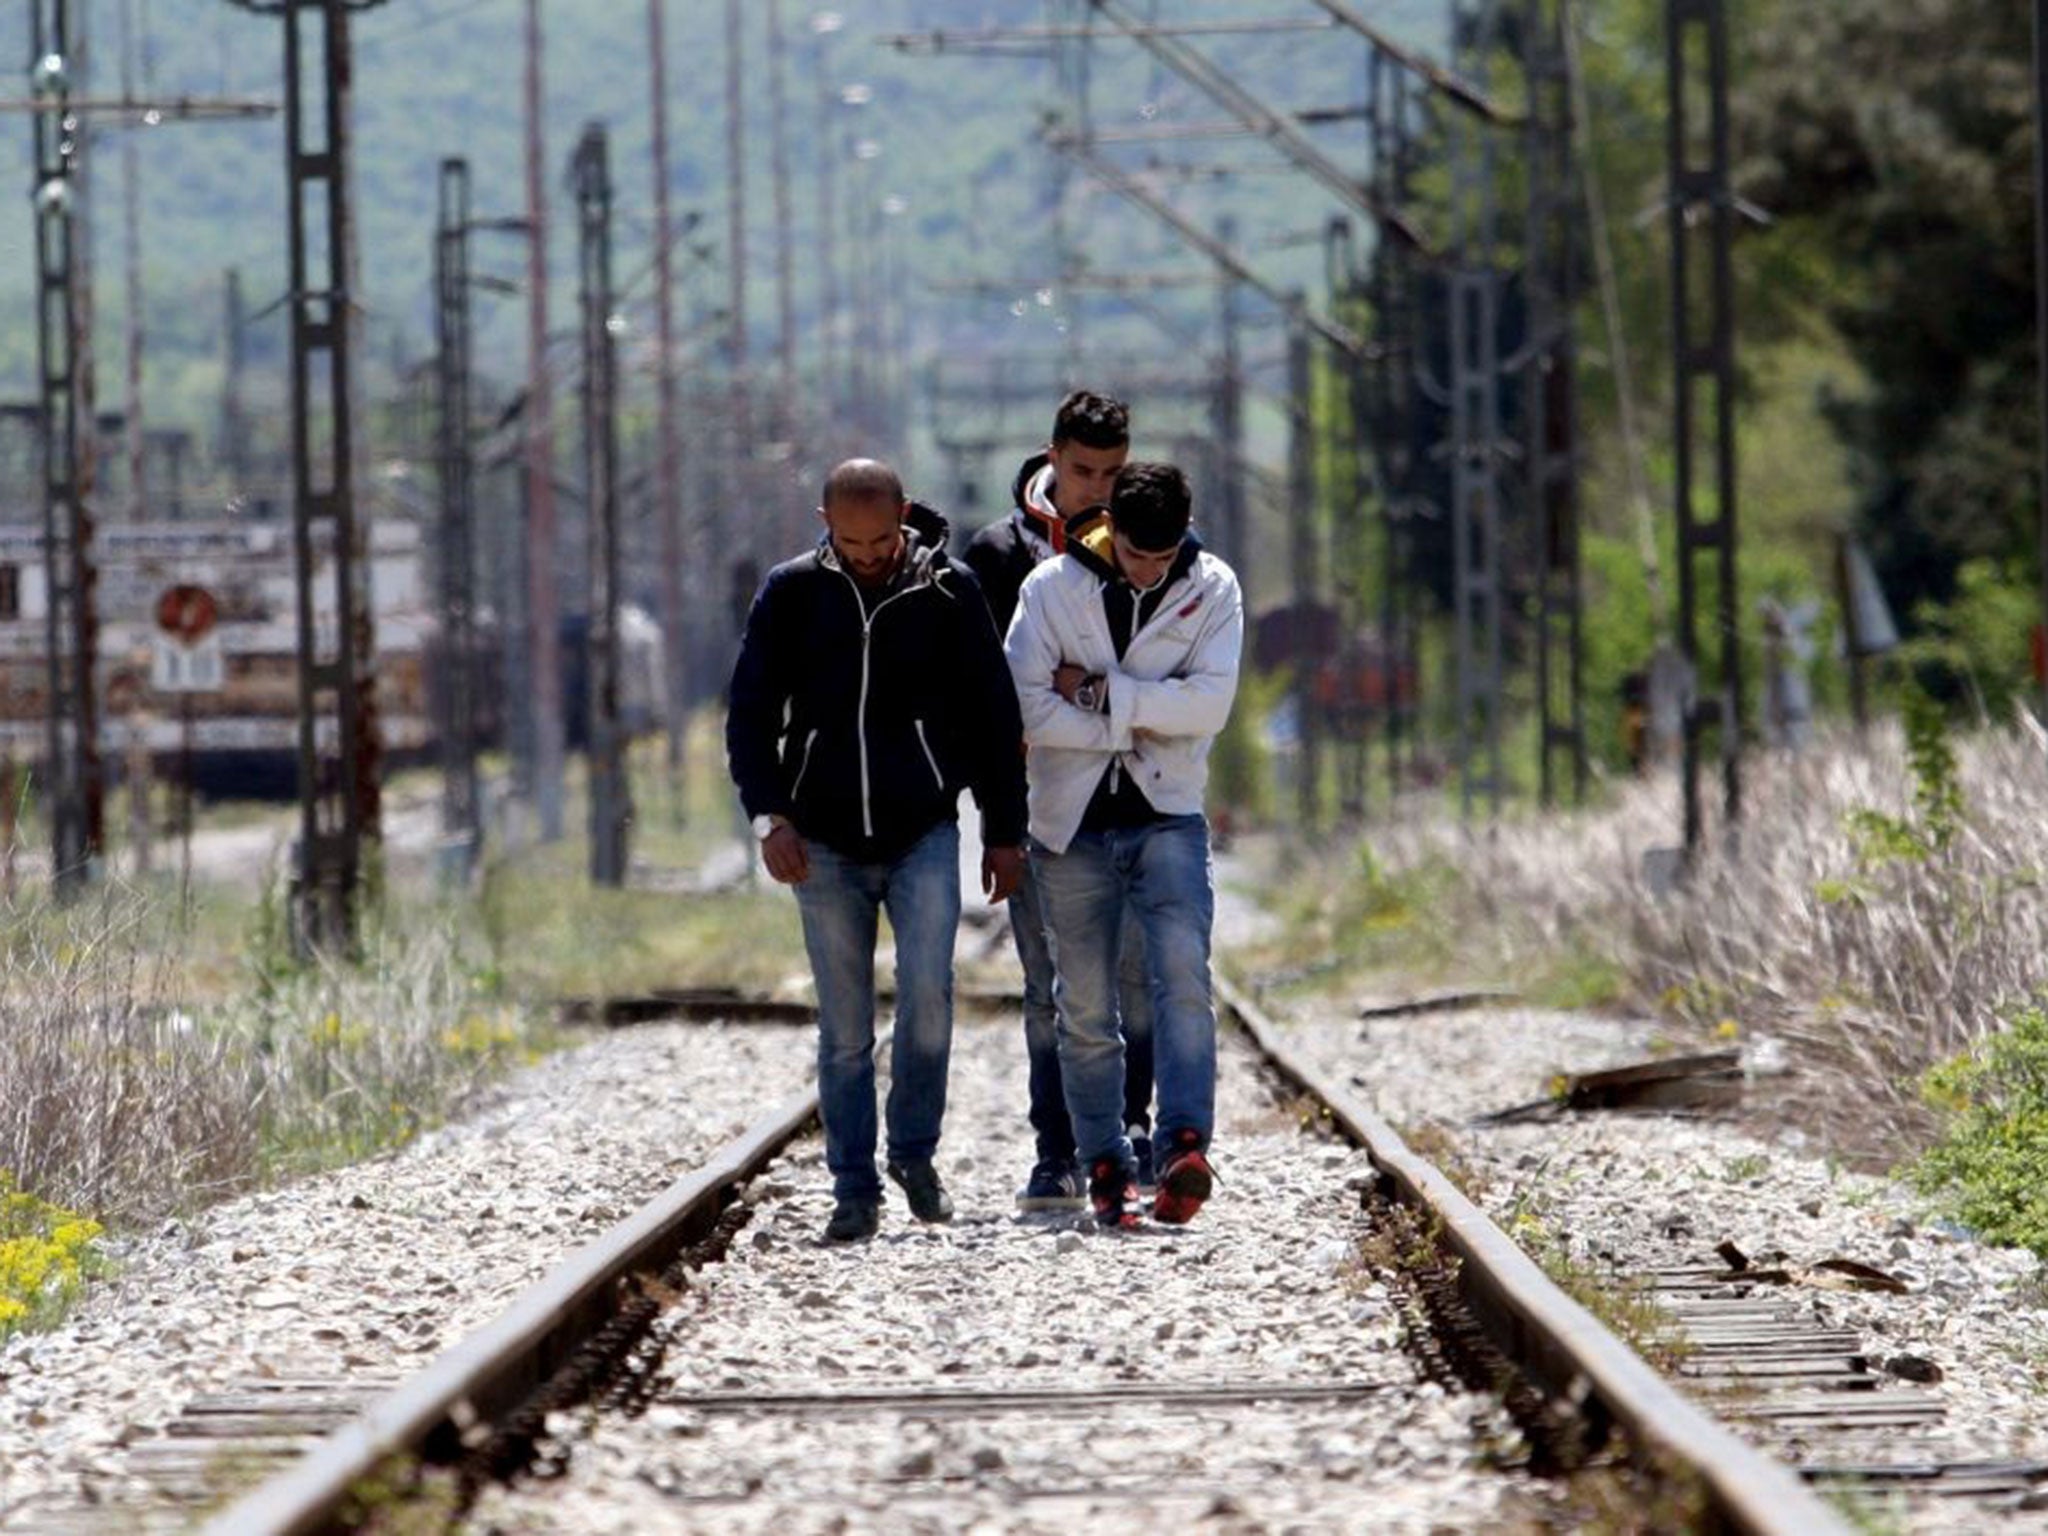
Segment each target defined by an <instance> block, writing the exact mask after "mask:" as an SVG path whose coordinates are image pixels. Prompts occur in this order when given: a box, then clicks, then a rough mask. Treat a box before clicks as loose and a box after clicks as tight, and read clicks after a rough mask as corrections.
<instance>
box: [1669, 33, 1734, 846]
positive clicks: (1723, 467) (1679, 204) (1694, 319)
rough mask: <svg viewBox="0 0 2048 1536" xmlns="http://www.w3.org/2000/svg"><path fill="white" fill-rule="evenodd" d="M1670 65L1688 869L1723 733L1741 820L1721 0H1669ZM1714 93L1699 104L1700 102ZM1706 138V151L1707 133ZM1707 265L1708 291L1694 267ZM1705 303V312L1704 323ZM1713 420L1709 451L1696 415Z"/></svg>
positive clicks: (1729, 819)
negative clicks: (1703, 460)
mask: <svg viewBox="0 0 2048 1536" xmlns="http://www.w3.org/2000/svg"><path fill="white" fill-rule="evenodd" d="M1664 18H1665V50H1666V52H1665V65H1666V78H1667V80H1668V82H1669V117H1668V120H1667V126H1666V133H1665V144H1666V151H1667V158H1668V162H1669V167H1670V169H1669V175H1670V182H1671V207H1670V221H1671V222H1670V235H1669V238H1670V241H1671V336H1672V344H1671V355H1672V361H1673V396H1672V397H1673V400H1674V401H1675V415H1674V421H1673V444H1672V447H1673V472H1674V480H1675V490H1676V499H1677V509H1678V647H1679V655H1680V657H1681V659H1682V661H1683V663H1684V666H1685V671H1686V676H1687V683H1688V686H1687V693H1688V695H1689V696H1688V697H1687V699H1686V701H1685V716H1684V719H1685V733H1684V738H1685V752H1684V781H1685V783H1684V797H1685V800H1684V818H1685V857H1686V861H1687V863H1688V864H1690V862H1691V861H1692V859H1693V858H1694V856H1695V855H1696V854H1697V853H1698V851H1699V844H1700V839H1701V837H1702V835H1703V833H1704V821H1705V818H1704V815H1703V813H1702V808H1701V805H1700V784H1699V775H1700V757H1701V737H1702V736H1703V735H1704V734H1705V732H1706V731H1707V730H1708V729H1710V728H1712V729H1714V730H1716V731H1718V733H1719V740H1720V751H1721V794H1722V805H1723V812H1724V815H1725V818H1726V825H1725V827H1724V831H1725V832H1726V834H1727V835H1729V836H1731V837H1732V836H1733V834H1734V829H1735V824H1736V822H1737V821H1738V820H1739V819H1740V817H1741V814H1742V768H1741V764H1742V652H1741V646H1740V636H1739V634H1738V632H1737V629H1736V621H1737V615H1738V614H1739V613H1740V611H1741V610H1740V608H1739V606H1738V593H1737V587H1736V569H1735V532H1736V518H1735V510H1736V509H1735V281H1734V255H1733V244H1734V232H1735V228H1734V226H1735V206H1734V200H1733V197H1732V195H1731V191H1730V188H1729V182H1728V161H1729V142H1728V141H1729V134H1728V18H1727V13H1726V10H1725V7H1724V5H1723V3H1722V0H1666V4H1665V10H1664ZM1695 91H1700V92H1704V93H1705V96H1706V100H1705V102H1704V104H1703V106H1704V110H1703V111H1702V107H1701V105H1696V104H1695V102H1694V99H1693V95H1692V93H1693V92H1695ZM1701 123H1704V124H1705V127H1706V142H1705V144H1701V143H1700V142H1699V132H1698V127H1699V125H1700V124H1701ZM1696 260H1704V261H1705V262H1706V264H1707V269H1708V270H1707V273H1706V277H1707V281H1706V282H1705V283H1704V284H1698V283H1697V280H1696V279H1695V278H1694V276H1693V270H1694V268H1693V263H1694V262H1695V261H1696ZM1702 299H1704V301H1705V302H1704V309H1705V313H1704V314H1702V313H1700V310H1701V308H1702V304H1701V300H1702ZM1702 401H1703V402H1704V403H1705V405H1706V409H1707V411H1708V412H1709V422H1710V427H1709V430H1710V431H1711V434H1712V436H1711V438H1709V439H1706V440H1705V441H1702V438H1701V433H1700V423H1699V420H1698V413H1697V411H1696V409H1695V407H1696V405H1698V404H1699V403H1701V402H1702ZM1702 448H1707V449H1708V451H1710V452H1711V454H1712V456H1713V457H1712V463H1713V476H1714V484H1713V496H1714V500H1713V508H1712V511H1711V513H1710V514H1708V515H1706V516H1702V515H1701V513H1700V510H1699V508H1698V506H1697V505H1696V504H1695V495H1694V483H1695V477H1696V475H1697V473H1698V463H1697V460H1698V457H1699V454H1700V451H1701V449H1702ZM1706 573H1711V575H1712V577H1713V579H1714V582H1715V589H1716V590H1715V598H1716V601H1715V604H1714V625H1713V629H1712V632H1711V633H1712V635H1713V638H1714V639H1716V640H1718V642H1719V643H1718V646H1717V647H1716V649H1717V652H1718V655H1717V658H1716V659H1717V661H1718V669H1717V670H1718V683H1719V697H1718V698H1716V699H1715V700H1714V701H1713V703H1712V704H1709V703H1708V702H1707V699H1706V696H1705V688H1704V686H1703V685H1702V683H1701V681H1700V657H1701V653H1702V649H1703V648H1702V645H1701V641H1700V635H1699V600H1700V590H1699V589H1700V581H1701V577H1702V575H1703V574H1706Z"/></svg>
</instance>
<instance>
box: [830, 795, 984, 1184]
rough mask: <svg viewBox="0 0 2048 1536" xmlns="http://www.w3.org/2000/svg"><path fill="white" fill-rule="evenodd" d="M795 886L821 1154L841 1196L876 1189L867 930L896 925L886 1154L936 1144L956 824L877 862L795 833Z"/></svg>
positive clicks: (902, 1154)
mask: <svg viewBox="0 0 2048 1536" xmlns="http://www.w3.org/2000/svg"><path fill="white" fill-rule="evenodd" d="M804 851H805V853H806V854H808V855H809V857H810V861H811V872H810V876H809V878H807V879H806V880H805V881H804V882H803V883H802V884H801V885H799V886H797V887H796V904H797V910H798V911H799V912H800V913H801V914H802V916H803V923H804V948H805V949H806V950H807V951H808V952H809V953H810V957H811V974H812V976H813V977H815V978H816V980H817V986H818V1115H819V1118H820V1119H822V1120H823V1121H824V1122H825V1165H826V1166H827V1167H828V1168H830V1169H831V1170H832V1192H833V1193H834V1194H835V1195H838V1196H839V1197H841V1198H842V1199H844V1198H848V1197H853V1198H860V1199H877V1198H879V1197H880V1196H881V1193H882V1181H881V1179H880V1178H879V1177H878V1176H877V1174H876V1172H875V1129H876V1127H875V935H876V931H877V928H878V924H879V917H880V914H881V912H882V910H883V909H884V908H887V909H888V913H889V926H890V927H891V928H892V929H894V930H895V934H896V1040H895V1044H894V1046H893V1048H892V1049H891V1051H890V1055H889V1076H890V1079H891V1080H890V1083H889V1109H888V1124H889V1161H890V1162H892V1163H906V1162H918V1161H921V1160H924V1159H927V1158H929V1157H930V1156H931V1155H932V1153H933V1152H935V1151H937V1150H938V1145H939V1122H940V1121H941V1120H943V1119H944V1118H945V1114H946V1065H947V1059H948V1057H949V1055H950V1054H951V1051H952V1045H953V939H954V936H955V935H956V934H957V933H958V931H959V928H960V828H959V827H958V826H957V825H956V824H955V823H953V822H950V821H946V822H941V823H940V824H939V825H938V826H936V827H933V828H932V830H931V831H929V832H927V833H926V834H925V835H924V836H923V837H921V838H919V839H918V840H917V841H916V842H915V843H913V844H912V845H911V846H910V847H909V849H907V850H906V851H905V852H904V853H902V854H901V855H899V856H898V857H897V858H896V859H895V860H894V861H893V862H891V863H887V864H862V863H856V862H855V861H854V860H852V859H849V858H846V857H844V856H843V855H841V854H837V853H834V852H833V851H832V850H831V849H830V848H827V847H826V846H825V845H824V844H823V843H814V842H812V841H810V840H809V839H808V838H807V839H805V841H804Z"/></svg>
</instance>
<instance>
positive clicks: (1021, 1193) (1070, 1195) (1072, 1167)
mask: <svg viewBox="0 0 2048 1536" xmlns="http://www.w3.org/2000/svg"><path fill="white" fill-rule="evenodd" d="M1087 1198H1088V1193H1087V1186H1086V1184H1085V1183H1084V1182H1083V1180H1082V1178H1081V1170H1080V1168H1079V1167H1078V1166H1077V1165H1076V1164H1075V1163H1074V1161H1073V1159H1071V1158H1066V1157H1042V1158H1040V1159H1039V1160H1038V1164H1037V1166H1036V1167H1034V1168H1033V1169H1032V1170H1031V1177H1030V1178H1029V1179H1027V1180H1025V1181H1024V1187H1023V1188H1022V1189H1020V1190H1018V1191H1017V1209H1018V1210H1020V1211H1078V1210H1079V1209H1080V1208H1081V1207H1082V1205H1083V1204H1085V1203H1086V1201H1087Z"/></svg>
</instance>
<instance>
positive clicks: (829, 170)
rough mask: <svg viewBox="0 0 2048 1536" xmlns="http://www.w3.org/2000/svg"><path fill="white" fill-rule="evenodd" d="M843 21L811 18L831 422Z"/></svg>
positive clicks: (822, 376)
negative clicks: (833, 59) (832, 60)
mask: <svg viewBox="0 0 2048 1536" xmlns="http://www.w3.org/2000/svg"><path fill="white" fill-rule="evenodd" d="M844 25H845V18H844V17H842V16H840V15H839V14H838V13H837V12H835V11H827V12H824V13H823V14H822V15H819V16H817V17H815V18H813V20H812V22H811V31H812V33H813V35H814V36H816V38H817V40H818V53H817V70H818V126H817V134H816V143H815V144H814V145H813V146H812V153H813V166H814V168H815V170H816V172H817V178H818V233H817V245H818V347H819V354H818V373H819V381H820V382H819V393H820V395H821V396H822V398H823V400H824V402H825V408H826V416H827V419H828V421H830V420H832V419H833V418H834V417H835V416H836V411H835V410H834V408H833V401H834V398H835V391H836V389H837V388H838V379H839V258H838V252H837V245H838V240H837V234H838V221H839V214H838V211H837V209H836V208H835V207H834V198H833V191H834V188H835V186H836V184H837V182H838V179H839V166H840V163H841V160H842V158H843V156H842V154H841V150H842V148H843V145H842V144H841V142H840V138H839V133H838V120H837V118H836V116H835V113H836V111H837V109H838V106H839V93H838V90H837V89H836V87H835V86H834V85H833V83H832V72H831V70H830V69H829V68H828V67H827V66H828V63H829V61H828V59H827V57H826V55H827V41H828V40H829V39H830V38H831V36H832V34H833V33H834V32H837V31H838V30H839V29H840V28H841V27H842V26H844Z"/></svg>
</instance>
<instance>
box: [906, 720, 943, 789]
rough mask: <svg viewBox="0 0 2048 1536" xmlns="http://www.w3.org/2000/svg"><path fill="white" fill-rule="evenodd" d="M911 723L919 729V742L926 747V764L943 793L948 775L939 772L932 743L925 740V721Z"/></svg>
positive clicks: (934, 781)
mask: <svg viewBox="0 0 2048 1536" xmlns="http://www.w3.org/2000/svg"><path fill="white" fill-rule="evenodd" d="M910 723H911V724H912V725H913V726H915V727H916V729H917V744H918V745H919V746H920V747H923V748H924V761H925V766H926V767H927V768H929V769H931V771H932V782H933V783H934V784H936V785H938V787H939V793H940V794H942V795H943V794H944V793H945V792H946V776H945V775H944V774H943V773H941V772H939V760H938V759H937V758H936V757H933V756H932V744H931V743H930V742H929V741H926V740H925V736H924V722H923V721H922V720H913V721H911V722H910Z"/></svg>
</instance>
